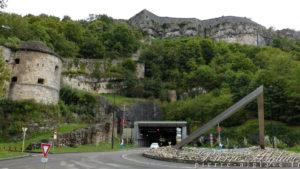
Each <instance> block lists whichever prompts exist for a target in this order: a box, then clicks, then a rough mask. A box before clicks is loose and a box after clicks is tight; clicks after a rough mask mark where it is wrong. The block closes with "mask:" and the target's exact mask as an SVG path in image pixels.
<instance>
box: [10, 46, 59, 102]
mask: <svg viewBox="0 0 300 169" xmlns="http://www.w3.org/2000/svg"><path fill="white" fill-rule="evenodd" d="M10 55H11V56H10V57H9V60H6V62H9V63H10V64H9V65H10V67H11V71H12V79H11V83H10V86H9V94H8V98H9V99H11V100H22V99H34V100H35V101H37V102H40V103H44V104H57V103H58V101H59V90H60V79H61V70H62V60H61V58H60V57H59V56H58V55H57V54H56V53H54V52H53V51H52V50H51V49H50V48H49V47H47V46H46V45H45V44H43V43H41V42H23V43H21V44H20V45H19V47H18V48H17V51H16V52H15V53H13V52H11V54H10ZM6 57H7V56H6ZM6 57H5V58H6Z"/></svg>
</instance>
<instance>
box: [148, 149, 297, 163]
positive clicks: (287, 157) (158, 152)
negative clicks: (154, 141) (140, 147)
mask: <svg viewBox="0 0 300 169" xmlns="http://www.w3.org/2000/svg"><path fill="white" fill-rule="evenodd" d="M144 154H146V155H149V156H155V157H161V158H169V159H170V158H172V159H180V160H194V161H195V162H219V163H220V162H222V163H232V162H237V163H243V162H258V163H259V162H264V163H300V154H299V153H291V152H288V151H285V150H279V149H272V148H266V149H264V150H262V149H260V148H259V147H250V148H241V149H223V150H216V149H209V148H183V149H182V150H176V149H175V148H172V147H160V148H158V149H152V150H149V151H147V152H145V153H144Z"/></svg>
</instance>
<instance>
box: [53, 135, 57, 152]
mask: <svg viewBox="0 0 300 169" xmlns="http://www.w3.org/2000/svg"><path fill="white" fill-rule="evenodd" d="M56 139H57V132H56V130H54V135H53V151H54V144H55V140H56Z"/></svg>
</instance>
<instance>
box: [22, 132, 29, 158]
mask: <svg viewBox="0 0 300 169" xmlns="http://www.w3.org/2000/svg"><path fill="white" fill-rule="evenodd" d="M27 129H28V128H27V127H22V130H23V145H22V153H23V151H24V144H25V135H26V131H27Z"/></svg>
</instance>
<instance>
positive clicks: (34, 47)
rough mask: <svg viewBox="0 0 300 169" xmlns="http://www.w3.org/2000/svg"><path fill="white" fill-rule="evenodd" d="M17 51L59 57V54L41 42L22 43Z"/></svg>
mask: <svg viewBox="0 0 300 169" xmlns="http://www.w3.org/2000/svg"><path fill="white" fill-rule="evenodd" d="M17 50H27V51H36V52H42V53H47V54H51V55H54V56H57V57H59V56H58V54H56V53H55V52H54V51H52V50H51V49H50V48H49V47H48V46H47V45H45V44H44V43H42V42H39V41H31V42H21V43H20V44H19V46H18V48H17Z"/></svg>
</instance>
